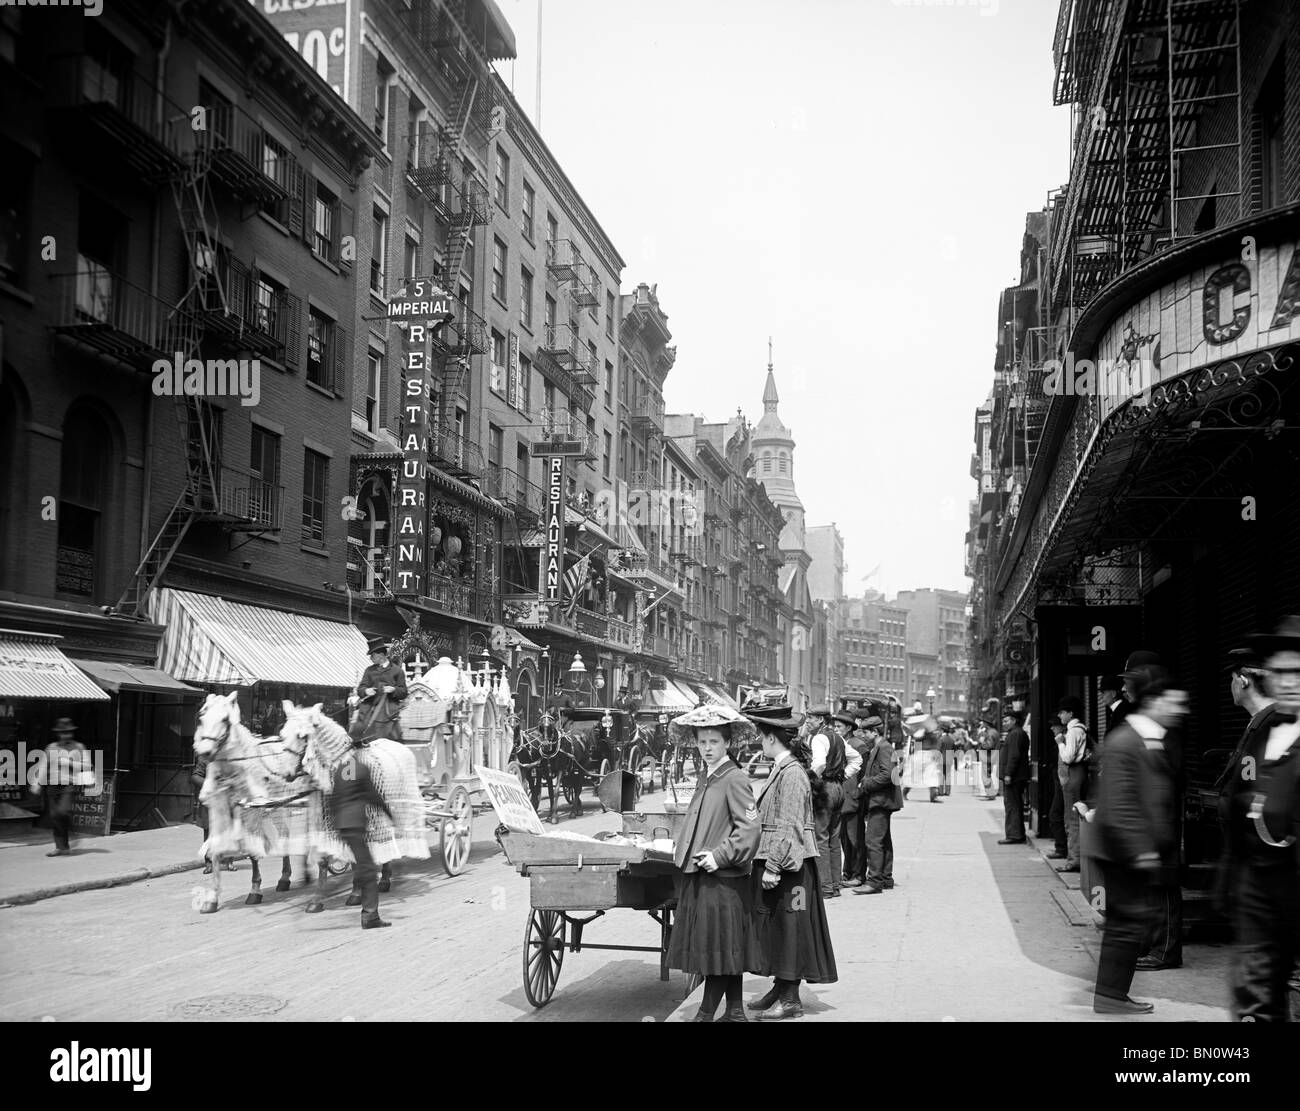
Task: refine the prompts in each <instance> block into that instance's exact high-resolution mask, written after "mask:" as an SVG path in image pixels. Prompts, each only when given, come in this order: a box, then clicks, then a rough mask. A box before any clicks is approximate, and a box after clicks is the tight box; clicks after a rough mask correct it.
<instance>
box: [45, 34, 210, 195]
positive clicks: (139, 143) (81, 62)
mask: <svg viewBox="0 0 1300 1111" xmlns="http://www.w3.org/2000/svg"><path fill="white" fill-rule="evenodd" d="M51 86H52V88H51V96H50V100H51V106H52V107H53V108H54V109H55V110H56V111H62V112H70V113H74V114H73V115H71V116H70V117H69V118H70V119H71V120H74V121H75V123H74V128H75V133H73V132H65V134H67V136H68V138H69V139H70V140H71V141H72V142H74V143H76V144H77V148H78V151H79V153H80V154H81V155H82V156H83V157H86V158H88V159H93V160H94V161H87V165H97V166H99V168H100V169H103V163H102V162H101V161H99V160H100V159H102V158H104V157H107V158H111V159H114V160H116V161H118V163H119V164H122V163H124V164H125V165H127V166H129V167H130V168H131V169H132V170H134V171H135V172H136V174H137V175H138V176H140V177H142V178H144V179H146V180H148V181H152V182H158V181H161V180H164V179H166V178H168V177H170V176H172V175H174V174H176V173H178V172H179V171H180V170H181V169H182V167H183V162H182V157H181V152H180V149H179V147H178V138H179V135H180V134H181V133H182V132H181V129H178V128H174V127H172V126H169V124H168V121H169V120H175V119H176V118H177V117H178V116H179V117H181V118H182V119H183V120H184V122H185V128H184V129H183V130H184V131H189V130H190V127H189V123H190V120H189V116H188V114H187V111H186V109H184V108H182V107H180V106H179V105H177V104H174V103H173V102H172V101H170V100H168V99H167V98H166V97H163V98H162V104H161V108H162V117H161V119H160V118H159V116H158V107H159V103H158V102H159V94H158V90H157V89H156V88H155V87H154V83H153V82H152V81H150V80H148V79H147V78H145V77H142V76H140V75H139V74H137V73H136V72H135V71H134V70H128V69H123V68H120V67H113V66H112V65H107V64H105V63H104V62H102V61H100V60H98V59H96V58H94V57H92V56H91V55H90V54H77V55H64V56H61V57H58V58H53V59H51ZM91 148H93V149H91Z"/></svg>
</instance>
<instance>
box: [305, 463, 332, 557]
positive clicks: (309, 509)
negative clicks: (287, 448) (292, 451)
mask: <svg viewBox="0 0 1300 1111" xmlns="http://www.w3.org/2000/svg"><path fill="white" fill-rule="evenodd" d="M329 468H330V461H329V459H328V458H327V457H326V456H324V455H321V454H320V452H316V451H312V450H311V448H307V449H305V450H304V452H303V462H302V542H303V543H304V544H311V545H312V546H313V547H319V548H323V547H324V546H325V502H326V500H327V498H328V494H329V473H330V471H329Z"/></svg>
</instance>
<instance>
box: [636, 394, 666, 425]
mask: <svg viewBox="0 0 1300 1111" xmlns="http://www.w3.org/2000/svg"><path fill="white" fill-rule="evenodd" d="M629 415H630V416H631V418H632V427H633V428H656V429H658V430H659V431H660V432H662V431H663V430H664V402H663V398H660V397H655V396H653V395H652V394H642V395H641V396H640V397H638V398H637V399H636V400H635V401H633V402H632V407H631V413H630V414H629Z"/></svg>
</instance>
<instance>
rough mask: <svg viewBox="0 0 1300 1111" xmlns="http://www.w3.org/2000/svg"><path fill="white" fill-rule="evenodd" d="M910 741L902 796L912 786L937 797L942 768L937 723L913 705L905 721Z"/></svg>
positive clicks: (932, 798) (935, 798)
mask: <svg viewBox="0 0 1300 1111" xmlns="http://www.w3.org/2000/svg"><path fill="white" fill-rule="evenodd" d="M906 726H907V730H908V732H909V733H910V734H911V738H912V743H911V749H910V755H909V757H908V761H907V774H906V776H905V777H904V779H903V797H904V798H907V796H908V793H909V792H911V791H913V790H926V791H929V792H930V801H931V802H938V801H939V791H940V789H941V788H942V787H943V769H942V760H941V753H940V751H939V743H940V742H939V723H938V722H937V721H935V720H934V718H932V717H931V716H930V715H929V714H927V713H926V712H925V711H924V710H923V709H920V708H919V704H918V707H917V708H914V709H913V711H912V713H911V714H910V715H909V716H908V718H907V721H906Z"/></svg>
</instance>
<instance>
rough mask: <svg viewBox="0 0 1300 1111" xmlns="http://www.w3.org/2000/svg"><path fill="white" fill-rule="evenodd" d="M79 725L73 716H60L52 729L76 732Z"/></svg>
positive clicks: (52, 731) (62, 731)
mask: <svg viewBox="0 0 1300 1111" xmlns="http://www.w3.org/2000/svg"><path fill="white" fill-rule="evenodd" d="M76 731H77V725H76V723H75V722H74V721H73V720H72V719H71V718H59V719H58V721H56V722H55V723H54V725H53V727H52V728H51V729H50V732H51V733H75V732H76Z"/></svg>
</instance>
